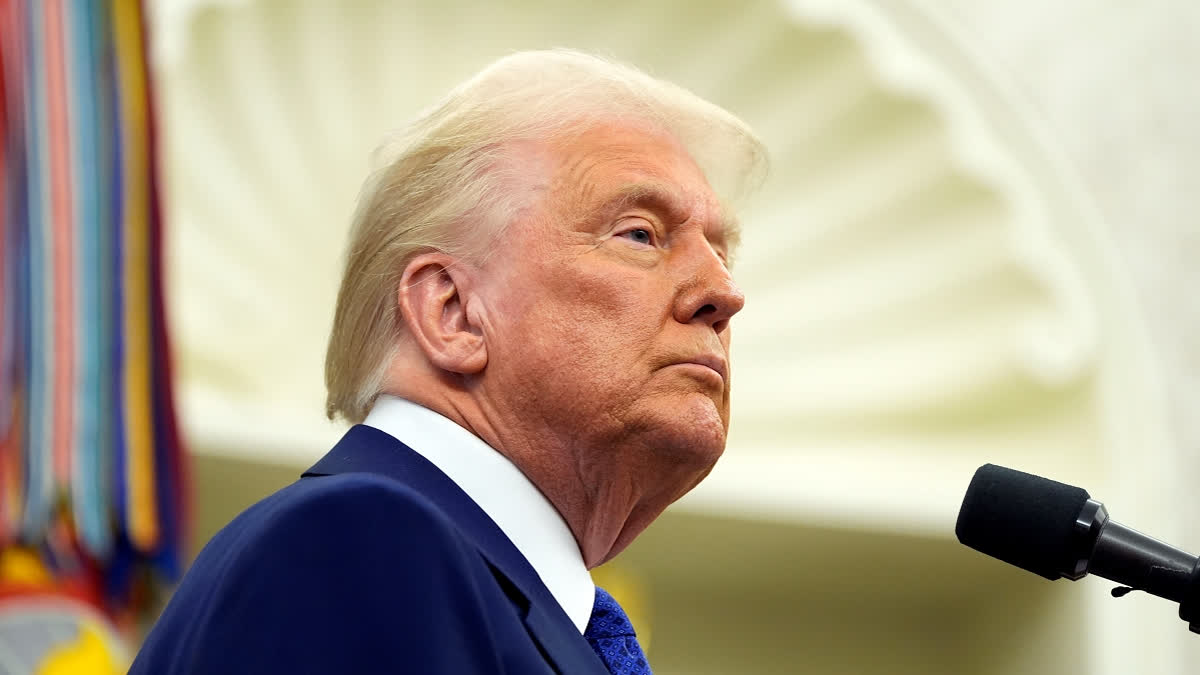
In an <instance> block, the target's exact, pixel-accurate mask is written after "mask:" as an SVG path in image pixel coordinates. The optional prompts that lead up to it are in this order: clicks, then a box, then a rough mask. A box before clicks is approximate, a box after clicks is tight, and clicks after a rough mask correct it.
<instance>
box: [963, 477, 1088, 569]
mask: <svg viewBox="0 0 1200 675" xmlns="http://www.w3.org/2000/svg"><path fill="white" fill-rule="evenodd" d="M1088 498H1089V495H1088V493H1087V490H1084V489H1083V488H1077V487H1074V486H1072V485H1065V484H1063V483H1059V482H1058V481H1053V480H1050V479H1048V478H1042V477H1041V476H1034V475H1033V474H1028V473H1025V472H1023V471H1016V470H1014V469H1006V468H1004V467H1002V466H996V465H994V464H984V465H983V466H981V467H979V470H978V471H976V472H975V477H974V478H973V479H971V485H970V487H968V488H967V494H966V496H965V497H963V503H962V508H961V509H959V512H958V524H957V525H955V528H954V533H955V534H956V535H958V540H959V541H960V542H962V543H963V544H966V545H967V546H970V547H971V548H973V549H975V550H976V551H979V552H980V553H986V554H987V555H990V556H992V557H995V558H999V559H1000V560H1003V561H1004V562H1007V563H1010V564H1012V565H1016V566H1017V567H1020V568H1021V569H1024V570H1028V571H1030V572H1033V573H1034V574H1039V575H1041V576H1043V577H1046V578H1047V579H1051V580H1053V579H1058V578H1059V577H1061V576H1062V571H1063V570H1068V571H1069V570H1071V569H1073V568H1074V566H1075V563H1076V561H1075V560H1074V557H1075V552H1074V550H1073V549H1074V546H1073V539H1074V538H1075V536H1076V535H1075V534H1074V529H1075V520H1076V519H1077V518H1078V517H1079V514H1080V512H1081V511H1082V510H1083V506H1084V504H1085V503H1086V502H1087V500H1088Z"/></svg>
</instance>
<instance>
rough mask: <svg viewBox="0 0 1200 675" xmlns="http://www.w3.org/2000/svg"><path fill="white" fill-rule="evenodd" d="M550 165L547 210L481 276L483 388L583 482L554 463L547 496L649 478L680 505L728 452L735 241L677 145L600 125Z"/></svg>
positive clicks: (550, 157) (510, 238)
mask: <svg viewBox="0 0 1200 675" xmlns="http://www.w3.org/2000/svg"><path fill="white" fill-rule="evenodd" d="M542 159H543V160H545V165H546V166H547V167H548V172H547V175H548V176H549V179H548V181H546V182H545V183H544V184H543V185H541V186H539V195H538V196H537V197H535V201H536V202H538V203H539V204H540V205H539V206H537V207H536V208H534V209H532V210H531V212H529V213H526V214H523V215H522V216H520V217H518V218H517V220H516V221H515V222H513V223H512V225H511V227H510V228H509V229H508V230H506V232H505V234H504V235H503V236H502V237H501V238H500V239H499V241H497V242H496V244H495V249H494V252H493V253H492V255H491V257H490V258H489V259H488V260H487V262H486V263H485V265H484V270H485V272H486V275H485V279H487V281H486V282H485V283H484V284H483V288H482V289H481V290H482V293H483V297H485V298H486V306H487V320H486V321H485V322H484V325H485V328H484V333H485V337H486V339H487V344H488V364H487V367H486V369H485V373H484V378H483V382H482V383H481V386H483V387H486V388H487V389H488V391H487V398H488V399H490V400H494V401H499V403H497V407H498V408H500V409H502V410H500V411H498V412H499V415H505V414H507V415H512V416H516V417H517V419H519V420H520V424H521V425H522V426H523V427H524V429H525V431H526V432H530V431H532V432H534V433H536V434H543V435H544V436H545V439H546V443H545V447H546V448H547V449H549V448H556V449H557V448H563V447H566V448H568V452H567V455H568V456H569V462H570V463H571V464H573V466H572V467H571V468H570V469H569V471H568V473H574V474H575V475H574V478H568V477H565V476H560V475H557V473H558V472H557V471H555V470H553V469H552V468H545V471H544V473H545V475H539V476H536V479H537V480H536V481H535V482H539V485H542V484H543V483H544V482H545V481H556V480H573V479H578V480H579V481H580V482H582V483H583V484H585V485H587V486H591V487H590V488H589V489H594V490H596V491H597V492H605V491H610V490H621V489H628V490H630V491H633V492H638V491H639V490H640V491H641V492H644V491H645V490H644V489H642V488H638V489H635V484H638V483H643V482H644V483H647V485H653V486H654V488H653V489H656V490H660V491H663V493H664V494H662V495H659V498H660V499H662V498H666V499H668V500H670V501H673V500H674V499H676V498H678V497H679V496H682V494H683V493H684V492H686V491H687V490H689V489H691V488H692V487H693V486H694V485H695V484H696V483H697V482H699V480H700V479H701V478H703V477H704V475H706V474H707V473H708V471H709V470H710V469H711V467H712V465H713V464H714V463H715V462H716V460H717V458H718V457H719V456H720V455H721V453H722V451H723V450H724V447H725V436H726V432H727V430H728V425H729V383H730V369H729V342H730V332H729V319H730V317H732V316H733V315H734V314H735V313H737V312H738V311H739V310H740V309H741V308H742V304H743V301H744V299H743V296H742V293H741V291H740V290H739V289H738V288H737V287H736V286H735V285H734V283H733V280H732V278H731V277H730V274H729V270H728V268H727V266H726V262H725V260H726V257H727V255H728V253H729V251H728V249H727V247H728V246H730V245H732V243H733V242H731V241H729V239H730V238H731V237H732V233H730V232H729V231H727V223H726V222H725V221H724V219H723V211H722V209H721V207H720V204H719V203H718V200H717V198H716V196H715V195H714V194H713V191H712V189H711V188H710V187H709V185H708V182H707V181H706V179H705V177H704V175H703V173H702V172H701V171H700V169H699V168H698V167H697V166H696V165H695V163H694V162H693V161H692V160H691V159H690V158H689V157H688V156H687V154H686V153H685V152H684V151H683V149H682V147H681V146H679V145H678V143H676V142H675V141H674V140H673V139H671V138H670V137H667V136H664V135H661V134H656V133H648V132H646V131H642V130H638V129H636V128H630V127H628V126H620V125H602V126H596V127H593V128H591V129H590V130H589V131H587V132H585V133H583V134H582V135H581V136H578V137H575V138H573V139H572V140H571V141H570V142H569V143H567V144H564V147H559V148H554V149H551V150H550V151H549V152H547V153H543V154H542ZM527 463H528V462H527ZM559 463H561V460H560V458H559V457H558V456H556V457H548V458H545V464H546V465H547V467H552V466H553V465H555V464H559ZM522 468H523V469H526V472H527V473H530V471H531V470H530V468H529V467H527V466H523V467H522ZM541 470H542V467H534V468H533V469H532V472H533V473H539V471H541ZM613 483H617V484H620V485H623V486H624V487H623V488H622V487H614V486H613ZM643 487H645V486H643ZM667 493H669V494H667ZM593 498H594V499H595V500H599V499H601V498H602V496H601V495H599V494H597V495H593ZM630 498H631V500H632V499H634V497H633V496H632V495H630ZM668 503H669V502H668ZM664 506H665V504H664ZM654 515H657V513H655V514H654Z"/></svg>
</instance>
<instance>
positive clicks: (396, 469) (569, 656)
mask: <svg viewBox="0 0 1200 675" xmlns="http://www.w3.org/2000/svg"><path fill="white" fill-rule="evenodd" d="M358 472H363V473H374V474H381V475H384V476H388V477H389V478H392V479H394V480H397V481H399V482H401V483H403V484H405V485H407V486H409V487H411V488H412V489H413V490H415V491H416V492H418V493H420V494H422V495H424V496H425V497H426V498H428V499H429V500H430V501H432V502H433V503H434V504H436V505H437V506H438V507H439V508H440V509H441V510H442V511H443V512H444V513H445V514H446V515H447V516H448V517H449V518H450V520H451V521H452V522H454V523H455V525H457V526H458V528H459V529H460V530H461V531H462V532H463V533H464V534H465V535H466V536H467V538H468V539H469V540H470V541H471V542H472V543H473V544H474V545H475V547H476V548H478V549H479V552H480V553H481V554H482V555H483V557H484V558H485V559H486V560H487V561H488V562H489V563H490V565H491V566H492V568H493V571H494V572H495V573H497V574H498V575H501V576H503V577H505V578H506V579H507V580H508V582H509V583H510V584H512V585H513V587H514V588H515V590H516V591H518V592H519V593H520V594H521V595H522V596H523V598H524V600H525V602H524V603H522V604H523V605H525V606H527V607H528V611H527V612H526V615H525V617H524V620H525V625H526V628H527V629H528V630H529V633H530V635H532V636H533V638H534V639H535V640H536V641H537V643H538V644H539V645H540V646H541V648H542V650H543V652H544V653H545V654H546V656H547V660H549V661H550V662H551V663H552V664H553V665H554V666H555V668H557V669H558V671H559V672H560V673H566V672H570V673H572V675H574V674H575V673H580V672H583V673H587V672H593V671H594V672H595V673H597V674H606V673H608V669H607V668H605V667H604V665H603V664H602V663H601V662H600V660H599V658H598V657H597V656H596V654H595V652H593V651H592V649H591V647H590V646H589V645H588V643H587V641H585V640H584V639H583V638H582V637H581V636H580V635H579V631H578V630H576V629H575V625H574V624H573V623H572V622H571V620H570V619H569V618H568V617H567V615H566V613H565V612H563V610H562V607H561V606H559V604H558V601H557V600H555V599H554V596H553V595H552V594H551V593H550V591H549V589H547V588H546V586H545V584H543V583H542V580H541V578H540V577H538V575H537V572H536V571H534V569H533V566H532V565H530V564H529V561H528V560H526V559H525V556H523V555H521V552H520V551H518V550H517V548H516V546H514V545H513V543H512V541H510V540H509V538H508V537H507V536H506V535H505V534H504V532H503V531H502V530H501V529H500V527H499V526H498V525H496V523H495V522H494V521H493V520H492V519H491V518H490V517H489V516H488V515H487V514H486V513H484V511H483V509H481V508H479V505H478V504H476V503H475V502H474V501H473V500H472V499H471V498H470V497H469V496H468V495H467V494H466V493H465V492H463V491H462V489H461V488H459V487H458V485H457V484H456V483H454V481H452V480H450V478H449V477H448V476H446V474H444V473H442V472H441V470H440V469H438V468H437V467H436V466H434V465H433V463H432V462H430V461H429V460H427V459H425V458H424V457H422V456H421V455H420V454H418V453H417V452H415V451H414V450H413V449H412V448H409V447H408V446H407V445H405V444H404V443H401V442H400V441H399V440H397V439H396V438H394V437H393V436H391V435H390V434H387V433H385V432H383V431H380V430H379V429H376V428H374V427H369V426H365V425H361V424H360V425H356V426H354V427H351V429H350V430H349V431H347V432H346V435H345V436H343V437H342V439H341V440H340V441H338V444H337V445H335V446H334V447H333V449H332V450H330V451H329V453H328V454H326V455H325V456H324V457H323V458H321V460H320V461H319V462H317V463H316V464H315V465H313V467H312V468H311V469H309V470H308V471H305V472H304V474H303V477H305V478H307V477H313V476H330V475H337V474H342V473H358ZM581 668H586V669H587V670H584V671H581Z"/></svg>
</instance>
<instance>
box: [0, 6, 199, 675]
mask: <svg viewBox="0 0 1200 675" xmlns="http://www.w3.org/2000/svg"><path fill="white" fill-rule="evenodd" d="M146 55H147V41H146V32H145V16H144V11H143V7H142V5H141V3H140V2H138V1H137V0H107V1H105V0H0V134H2V136H0V228H2V229H0V626H3V625H4V623H3V621H4V619H5V614H4V607H5V603H6V602H9V601H11V599H12V598H13V597H14V596H15V595H21V594H24V593H27V592H28V591H29V590H30V588H31V586H30V581H29V579H30V578H32V577H31V576H30V575H29V574H28V573H15V576H16V577H17V578H16V579H13V578H11V577H13V576H14V573H12V572H11V569H10V568H11V567H12V566H11V565H8V564H6V559H5V557H4V556H8V557H9V558H8V559H9V560H11V559H12V556H14V555H16V556H19V557H20V559H21V560H26V561H28V560H29V559H30V558H29V556H32V560H35V561H36V562H37V564H38V565H40V566H41V567H42V572H41V573H39V574H34V575H32V576H33V577H36V578H37V579H40V580H41V581H40V582H39V583H40V586H39V585H38V584H37V583H35V584H33V586H32V587H38V588H41V587H46V586H50V587H53V588H55V589H56V591H55V592H62V593H66V594H67V595H70V596H71V597H73V598H75V599H76V600H79V601H81V602H84V603H86V604H88V605H90V606H93V607H94V608H95V609H96V610H97V611H99V612H101V613H102V614H103V615H104V616H106V617H108V618H109V619H110V620H112V621H113V622H114V623H116V624H121V623H122V621H123V620H124V619H126V618H128V617H129V616H131V615H132V614H135V613H136V612H137V610H138V609H140V608H141V607H142V605H144V603H145V602H146V601H147V600H148V598H150V597H151V596H152V593H150V592H149V590H150V589H151V588H152V587H153V586H152V583H153V582H152V581H151V580H152V579H165V580H168V581H169V580H173V579H175V578H177V577H178V575H179V574H180V571H181V565H182V560H181V554H182V545H183V541H184V536H185V532H184V524H185V523H186V522H187V520H188V519H187V513H186V511H187V504H188V500H187V495H186V493H185V490H186V486H187V482H186V476H185V468H186V467H185V462H184V456H183V452H182V448H181V445H180V442H179V436H178V432H177V427H176V420H175V413H174V406H173V398H172V392H171V366H170V359H169V350H168V344H167V329H166V328H167V327H166V315H165V311H164V298H163V266H162V246H163V228H162V220H161V215H160V214H161V209H160V204H159V197H160V195H159V190H158V183H157V181H156V174H157V166H156V159H155V158H156V153H155V150H156V129H155V125H154V122H155V119H154V115H153V105H152V101H153V97H152V91H151V86H150V85H151V82H150V77H149V69H148V67H147V58H146ZM27 567H28V564H23V565H17V568H18V569H26V568H27ZM6 571H8V574H9V578H7V579H6V577H5V574H6ZM14 588H15V589H17V591H13V589H14ZM3 655H4V643H3V633H2V632H0V658H2V657H3ZM30 672H36V671H30Z"/></svg>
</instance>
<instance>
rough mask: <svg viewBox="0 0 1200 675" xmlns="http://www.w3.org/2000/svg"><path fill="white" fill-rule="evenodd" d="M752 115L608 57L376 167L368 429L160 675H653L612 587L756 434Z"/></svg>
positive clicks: (165, 634)
mask: <svg viewBox="0 0 1200 675" xmlns="http://www.w3.org/2000/svg"><path fill="white" fill-rule="evenodd" d="M763 158H764V153H763V150H762V147H761V145H760V144H759V143H758V141H757V140H755V138H754V136H753V134H752V133H751V132H750V131H749V130H748V129H747V128H746V126H745V125H744V124H743V123H742V122H740V121H739V120H737V119H736V118H735V117H733V116H732V115H730V114H729V113H727V112H725V111H723V110H721V109H719V108H717V107H716V106H713V105H712V104H709V103H707V102H705V101H703V100H701V99H699V98H697V97H696V96H694V95H692V94H690V93H689V92H686V91H685V90H683V89H680V88H678V87H675V86H673V85H670V84H668V83H665V82H661V81H659V80H655V79H653V78H651V77H649V76H647V75H645V74H643V73H641V72H640V71H637V70H635V69H633V68H630V67H628V66H624V65H620V64H615V63H612V62H609V61H605V60H602V59H598V58H595V57H592V56H588V55H585V54H581V53H578V52H573V51H567V50H557V51H547V52H525V53H519V54H514V55H512V56H509V57H506V58H504V59H501V60H500V61H498V62H496V63H494V64H492V65H491V66H489V67H488V68H486V69H484V70H483V71H482V72H481V73H479V74H478V75H476V76H475V77H474V78H472V79H471V80H469V81H467V82H466V83H464V84H462V85H460V86H459V87H458V88H456V89H455V90H453V91H452V92H451V93H450V94H449V95H448V96H447V97H446V98H445V99H444V100H443V101H442V102H440V103H439V104H438V105H436V106H435V107H433V108H431V109H430V110H429V111H428V112H427V113H425V114H424V115H423V116H421V117H420V118H418V119H417V120H416V121H415V122H413V123H412V124H411V125H409V126H408V127H407V128H406V129H404V130H403V131H401V132H400V133H398V134H397V135H395V136H393V137H392V138H391V139H390V140H388V141H387V142H386V143H385V144H384V146H382V147H381V148H380V150H379V151H378V153H377V155H376V165H377V166H376V168H375V170H374V171H373V172H372V173H371V175H370V176H369V177H368V179H367V181H366V184H365V185H364V188H363V191H362V194H361V197H360V203H359V206H358V209H357V211H356V214H355V219H354V223H353V227H352V231H351V235H350V245H349V252H348V256H347V260H346V267H345V273H344V276H343V280H342V286H341V290H340V293H339V296H338V305H337V310H336V313H335V318H334V324H333V330H332V334H331V337H330V343H329V351H328V354H327V360H326V384H327V386H328V392H329V398H328V412H329V414H330V416H331V417H339V416H340V417H342V418H344V419H346V420H348V421H350V422H352V423H354V426H353V427H352V428H351V429H350V430H349V431H348V432H347V433H346V435H345V437H344V438H343V439H342V440H341V441H340V442H339V443H338V444H337V445H336V446H335V447H334V448H333V449H332V450H331V451H330V452H329V453H328V454H327V455H326V456H325V457H324V458H323V459H322V460H321V461H319V462H318V463H317V464H316V465H315V466H313V467H312V468H311V469H309V471H307V472H306V473H305V474H304V475H303V477H302V478H301V479H300V480H299V481H297V482H296V483H294V484H292V485H291V486H289V487H286V488H284V489H283V490H280V491H279V492H277V493H276V494H274V495H272V496H270V497H268V498H266V499H264V500H263V501H261V502H259V503H258V504H256V505H254V506H253V507H251V508H250V509H248V510H247V511H246V512H245V513H243V514H241V515H240V516H239V517H238V518H236V519H235V520H234V521H233V522H232V523H230V524H229V525H228V526H227V527H226V528H225V529H224V530H222V531H221V532H220V533H219V534H217V535H216V537H214V538H213V540H212V541H211V542H209V544H208V545H207V546H206V547H205V549H204V550H203V551H202V552H201V554H200V555H199V557H198V558H197V559H196V562H195V564H194V565H193V566H192V569H191V570H190V571H189V573H188V574H187V576H186V577H185V579H184V580H183V583H182V584H181V586H180V587H179V589H178V591H177V592H176V594H175V596H174V598H173V599H172V601H171V603H170V604H169V605H168V607H167V608H166V610H165V611H164V613H163V615H162V617H161V618H160V619H159V621H158V623H157V624H156V625H155V627H154V629H153V630H152V631H151V633H150V635H149V637H148V638H147V640H146V643H145V645H144V646H143V648H142V651H141V652H140V654H139V655H138V658H137V660H136V661H135V663H134V665H133V669H132V671H131V672H133V673H138V674H142V673H153V674H160V673H188V674H200V673H204V674H211V675H218V674H219V675H226V674H229V673H422V674H424V673H434V674H443V673H444V674H448V675H469V674H473V673H481V674H482V673H486V674H492V673H511V674H514V675H534V674H537V673H571V674H583V675H587V674H594V675H602V674H604V673H649V672H650V669H649V665H648V664H647V663H646V659H645V656H644V654H643V653H642V651H641V649H640V647H639V646H638V643H637V639H636V635H635V634H634V632H633V629H632V627H631V626H630V625H629V622H628V619H627V618H626V617H625V615H624V613H623V612H622V611H621V609H620V607H619V606H618V605H617V604H616V603H615V602H614V601H613V600H612V598H611V597H610V596H608V595H607V593H605V592H604V591H603V590H601V589H597V588H596V587H595V586H594V585H593V584H592V582H591V578H590V575H589V573H588V570H589V569H590V568H592V567H595V566H597V565H600V564H601V563H603V562H605V561H607V560H609V559H611V558H612V557H613V556H615V555H617V554H618V553H619V552H620V551H622V550H623V549H624V548H625V547H626V546H628V545H629V543H630V542H631V541H633V539H634V538H635V537H636V536H637V535H638V534H639V533H641V532H642V531H643V530H644V529H645V528H646V527H647V526H648V525H649V524H650V523H651V522H652V521H653V520H654V519H655V518H656V517H657V516H658V515H659V514H660V513H662V511H663V510H664V509H665V508H666V507H667V506H668V505H669V504H671V503H672V502H674V501H675V500H676V499H678V498H679V497H681V496H682V495H683V494H685V493H686V492H687V491H688V490H690V489H691V488H693V487H694V486H695V485H696V484H697V483H699V482H700V480H701V479H703V478H704V476H706V475H707V474H708V472H709V471H710V470H711V468H712V466H713V464H714V463H715V462H716V461H717V459H718V457H720V455H721V453H722V452H723V450H724V447H725V437H726V432H727V430H728V424H729V390H730V388H729V382H730V370H729V344H730V330H729V322H730V319H731V318H732V317H733V315H734V314H736V313H737V312H738V311H739V310H740V309H741V308H742V304H743V296H742V293H741V291H740V290H739V289H738V288H737V286H736V285H735V284H734V283H733V280H732V277H731V276H730V272H729V264H730V258H731V255H732V252H733V249H734V247H735V245H736V243H737V234H738V233H737V228H736V224H735V222H734V221H733V219H732V216H731V214H730V203H731V201H730V200H731V199H732V198H734V197H736V196H737V195H738V194H740V193H742V192H744V191H745V190H744V189H745V188H746V187H747V186H748V185H749V183H752V182H753V181H754V178H755V177H756V176H757V175H759V174H760V170H761V169H762V167H763V164H764V159H763Z"/></svg>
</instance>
